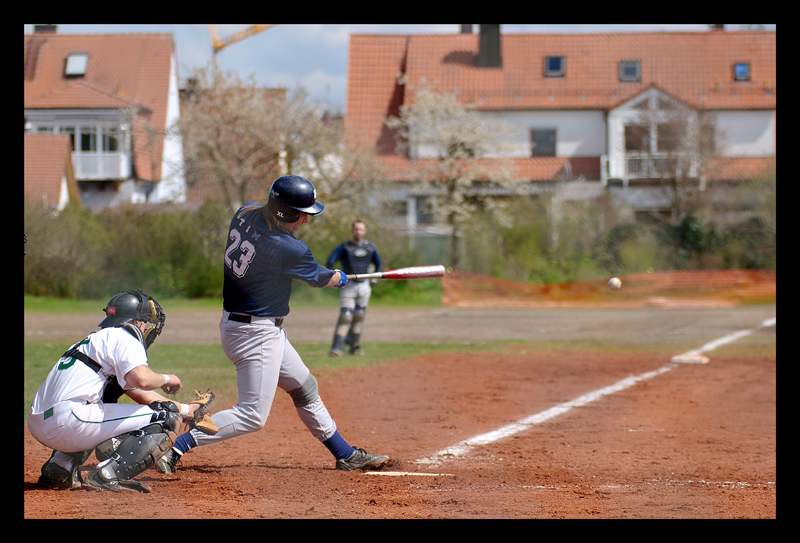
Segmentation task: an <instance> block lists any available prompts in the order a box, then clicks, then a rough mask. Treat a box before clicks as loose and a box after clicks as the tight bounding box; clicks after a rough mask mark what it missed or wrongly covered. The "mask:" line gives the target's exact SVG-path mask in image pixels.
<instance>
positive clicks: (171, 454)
mask: <svg viewBox="0 0 800 543" xmlns="http://www.w3.org/2000/svg"><path fill="white" fill-rule="evenodd" d="M181 456H183V454H181V453H180V452H179V451H178V449H176V448H174V447H173V448H172V449H170V450H168V451H167V452H166V453H165V454H164V456H162V457H161V458H159V459H158V462H156V467H157V468H158V471H160V472H161V473H166V474H167V475H172V474H173V473H175V471H177V469H178V464H179V463H180V461H181Z"/></svg>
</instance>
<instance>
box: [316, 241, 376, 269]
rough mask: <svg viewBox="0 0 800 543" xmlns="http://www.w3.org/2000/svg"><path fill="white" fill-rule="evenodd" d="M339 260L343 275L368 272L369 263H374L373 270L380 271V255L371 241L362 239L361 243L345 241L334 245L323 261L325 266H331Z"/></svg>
mask: <svg viewBox="0 0 800 543" xmlns="http://www.w3.org/2000/svg"><path fill="white" fill-rule="evenodd" d="M338 261H341V263H342V271H343V272H344V273H345V275H349V274H353V273H367V272H369V265H370V264H374V265H375V271H376V272H379V271H381V257H380V256H378V249H377V248H376V247H375V244H374V243H372V242H371V241H367V240H362V241H361V243H358V244H356V243H353V241H352V240H351V241H347V242H345V243H342V244H341V245H339V246H338V247H336V248H335V249H334V250H333V252H332V253H331V254H330V256H329V257H328V260H326V261H325V267H326V268H333V267H334V264H336V262H338Z"/></svg>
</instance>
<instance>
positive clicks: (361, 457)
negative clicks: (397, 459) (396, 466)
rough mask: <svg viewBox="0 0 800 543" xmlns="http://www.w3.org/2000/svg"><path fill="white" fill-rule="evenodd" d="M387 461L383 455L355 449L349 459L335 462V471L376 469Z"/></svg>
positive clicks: (386, 457)
mask: <svg viewBox="0 0 800 543" xmlns="http://www.w3.org/2000/svg"><path fill="white" fill-rule="evenodd" d="M387 460H389V457H388V456H386V455H385V454H381V455H378V454H370V453H368V452H367V451H365V450H364V449H358V448H357V449H356V450H355V451H354V452H353V454H351V455H350V458H347V459H344V458H339V459H337V460H336V469H338V470H341V471H354V470H357V469H369V468H376V467H378V466H380V465H381V464H383V463H384V462H386V461H387Z"/></svg>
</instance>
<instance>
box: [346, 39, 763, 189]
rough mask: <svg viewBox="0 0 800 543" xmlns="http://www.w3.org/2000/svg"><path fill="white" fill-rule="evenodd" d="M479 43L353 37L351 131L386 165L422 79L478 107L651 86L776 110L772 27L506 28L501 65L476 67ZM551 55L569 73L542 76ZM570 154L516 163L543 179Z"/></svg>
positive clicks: (609, 99)
mask: <svg viewBox="0 0 800 543" xmlns="http://www.w3.org/2000/svg"><path fill="white" fill-rule="evenodd" d="M478 42H479V36H478V35H477V34H453V35H443V34H437V35H411V36H406V35H402V36H398V35H352V36H351V37H350V50H349V58H348V62H349V65H348V88H347V102H346V115H345V130H346V133H347V134H348V136H349V137H353V135H354V134H359V135H360V136H361V137H363V138H365V141H367V142H369V143H370V144H371V145H375V146H376V148H377V149H378V152H379V154H380V155H382V158H385V159H386V160H384V162H396V161H395V160H393V159H390V158H389V157H388V156H387V155H391V154H393V153H394V139H393V135H392V134H391V132H390V131H389V130H387V129H386V127H385V126H384V124H383V120H384V119H385V118H386V117H387V116H389V115H395V116H397V115H398V114H399V108H400V105H402V104H406V105H409V104H411V103H413V89H414V88H415V87H417V86H418V85H419V84H420V82H421V81H422V80H423V78H424V79H425V81H426V82H427V83H428V85H429V86H432V87H434V88H435V89H437V90H441V91H449V92H452V91H458V92H459V96H460V98H461V99H462V100H463V101H464V103H470V104H472V105H473V107H475V108H476V109H481V110H537V109H565V110H575V109H602V110H606V111H607V110H610V109H613V108H614V107H616V106H617V105H619V104H621V103H622V102H624V101H626V100H628V99H630V98H632V97H633V96H635V95H637V94H639V93H641V92H642V91H644V90H645V89H647V88H650V87H651V86H656V87H658V88H659V89H660V90H662V91H664V92H666V93H667V94H669V95H671V96H673V97H675V98H677V99H679V100H681V101H683V102H685V103H687V104H689V105H691V106H693V107H695V108H698V109H706V110H717V109H775V107H776V73H777V67H776V45H777V40H776V33H775V32H761V31H742V32H736V31H734V32H730V31H713V32H679V33H671V32H670V33H666V32H664V33H630V34H614V33H608V34H503V35H502V36H501V57H502V67H501V68H478V67H477V65H476V56H477V54H478V45H479V43H478ZM551 55H552V56H564V57H565V63H566V73H565V75H564V76H563V77H545V76H544V59H545V56H551ZM623 60H638V61H640V63H641V81H639V82H620V81H619V62H620V61H623ZM737 62H748V63H749V64H750V70H751V77H750V80H749V81H734V80H733V65H734V63H737ZM400 75H403V78H404V80H405V81H404V82H405V84H404V85H401V84H399V83H398V77H399V76H400ZM565 160H566V159H565V158H550V159H539V158H536V159H533V158H532V159H525V160H519V161H517V162H519V163H520V165H521V166H522V168H523V171H521V172H520V174H521V175H528V174H531V175H535V176H537V177H534V178H539V179H541V177H538V175H545V174H546V172H550V171H555V170H556V169H558V168H559V167H561V166H563V162H564V161H565ZM584 166H585V165H584ZM597 168H598V171H599V164H598V165H597ZM573 170H574V164H573ZM587 177H589V176H588V175H587ZM590 178H595V179H596V178H597V177H596V176H595V177H590Z"/></svg>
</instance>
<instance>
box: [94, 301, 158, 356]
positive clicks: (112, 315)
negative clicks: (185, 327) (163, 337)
mask: <svg viewBox="0 0 800 543" xmlns="http://www.w3.org/2000/svg"><path fill="white" fill-rule="evenodd" d="M103 311H105V313H106V318H105V319H103V321H102V322H101V323H100V324H99V325H98V326H100V328H113V327H115V326H124V325H125V324H127V323H130V322H131V321H132V320H134V319H135V320H137V321H143V322H146V323H148V324H149V325H152V326H148V327H147V329H146V330H145V332H144V336H143V338H142V343H144V346H145V348H148V347H150V345H152V344H153V342H154V341H155V340H156V337H158V335H159V334H160V333H161V330H162V329H163V328H164V321H165V320H166V315H165V314H164V311H163V310H162V309H161V306H160V305H158V302H157V301H155V299H154V298H153V297H152V296H148V295H147V294H145V293H143V292H142V291H141V290H131V291H128V292H120V293H119V294H117V295H115V296H114V297H113V298H111V300H109V302H108V305H107V306H106V307H105V308H103Z"/></svg>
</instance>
